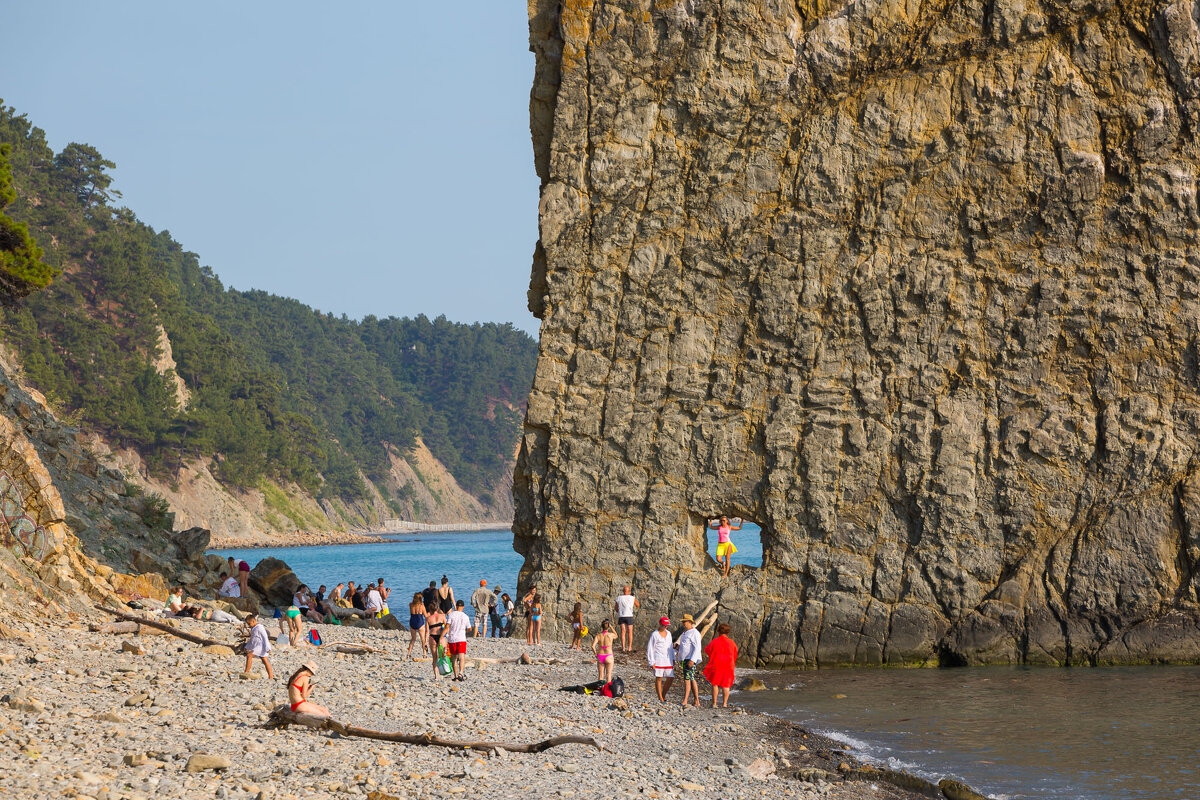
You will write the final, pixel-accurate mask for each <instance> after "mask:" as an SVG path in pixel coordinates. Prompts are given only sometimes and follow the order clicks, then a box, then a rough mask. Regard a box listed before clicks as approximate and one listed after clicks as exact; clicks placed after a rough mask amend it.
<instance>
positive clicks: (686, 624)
mask: <svg viewBox="0 0 1200 800" xmlns="http://www.w3.org/2000/svg"><path fill="white" fill-rule="evenodd" d="M675 650H676V651H677V652H676V654H675V659H676V661H675V663H676V664H677V665H678V670H679V680H681V681H683V704H684V705H685V706H686V705H687V704H688V697H692V698H693V699H694V700H695V701H696V708H699V707H700V684H698V683H696V675H697V674H699V672H700V662H701V661H703V660H704V649H703V643H702V642H701V640H700V631H698V630H696V623H695V622H693V621H692V615H691V614H684V615H683V633H681V634H679V639H678V640H677V641H676V642H675Z"/></svg>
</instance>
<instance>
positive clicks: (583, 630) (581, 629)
mask: <svg viewBox="0 0 1200 800" xmlns="http://www.w3.org/2000/svg"><path fill="white" fill-rule="evenodd" d="M579 635H580V636H587V625H584V626H583V627H582V628H580V629H579Z"/></svg>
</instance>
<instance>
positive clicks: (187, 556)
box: [175, 528, 212, 563]
mask: <svg viewBox="0 0 1200 800" xmlns="http://www.w3.org/2000/svg"><path fill="white" fill-rule="evenodd" d="M211 538H212V532H211V531H209V529H208V528H188V529H187V530H186V531H177V532H176V533H175V546H176V547H178V548H179V556H180V558H182V559H183V560H184V561H186V562H188V563H193V562H197V561H200V560H201V559H203V558H204V551H205V550H207V549H208V543H209V540H210V539H211Z"/></svg>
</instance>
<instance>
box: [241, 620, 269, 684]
mask: <svg viewBox="0 0 1200 800" xmlns="http://www.w3.org/2000/svg"><path fill="white" fill-rule="evenodd" d="M246 625H247V626H249V628H250V640H249V641H247V642H246V672H250V670H251V669H252V668H253V666H254V658H255V656H257V657H258V658H260V659H262V662H263V666H265V667H266V668H267V677H268V678H270V679H271V680H275V670H273V669H271V659H270V658H269V657H268V656H267V654H268V653H270V652H271V638H270V637H269V636H268V635H267V626H266V625H260V624H259V622H258V614H249V615H248V616H247V617H246Z"/></svg>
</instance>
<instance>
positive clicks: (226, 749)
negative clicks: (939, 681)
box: [0, 618, 918, 800]
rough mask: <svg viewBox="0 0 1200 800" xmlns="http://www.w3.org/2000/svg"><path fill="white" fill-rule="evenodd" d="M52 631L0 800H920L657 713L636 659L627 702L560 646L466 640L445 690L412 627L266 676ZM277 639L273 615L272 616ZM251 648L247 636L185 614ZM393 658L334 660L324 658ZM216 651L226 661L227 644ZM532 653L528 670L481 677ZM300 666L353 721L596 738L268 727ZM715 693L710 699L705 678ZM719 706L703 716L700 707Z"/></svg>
mask: <svg viewBox="0 0 1200 800" xmlns="http://www.w3.org/2000/svg"><path fill="white" fill-rule="evenodd" d="M89 622H94V620H88V619H84V618H78V619H76V620H74V621H63V622H59V623H49V624H48V625H47V626H46V627H43V628H40V629H38V630H37V631H35V632H32V633H28V634H26V635H25V636H23V637H19V638H12V639H8V640H6V641H0V796H4V797H13V798H43V797H45V798H50V797H54V798H62V797H68V798H77V799H78V800H87V799H88V798H93V799H94V800H149V798H195V797H216V798H221V799H222V800H225V799H226V798H248V799H252V800H291V799H292V798H317V797H321V798H327V797H339V796H361V797H366V798H370V800H389V798H453V797H488V798H510V797H511V798H541V797H576V798H645V797H683V796H686V797H690V798H714V800H715V799H716V798H757V797H781V796H782V797H794V798H818V797H828V798H838V799H841V798H845V799H846V800H850V799H854V800H858V799H860V798H911V797H917V796H918V795H917V794H914V793H912V792H910V791H908V790H906V789H901V788H899V787H897V786H895V785H893V784H892V783H889V782H885V781H876V780H872V779H870V774H871V773H870V771H869V770H868V771H866V772H865V773H864V771H863V770H861V769H860V767H861V765H859V764H857V763H856V762H855V761H854V759H853V758H852V756H850V755H849V754H847V753H845V752H843V751H842V747H843V746H842V745H839V744H837V743H834V742H831V741H829V740H826V739H823V738H822V737H819V736H817V735H815V734H811V733H808V732H806V731H803V730H801V729H800V728H797V727H795V726H794V725H791V724H789V723H785V722H783V721H780V720H777V719H775V718H772V717H769V716H765V715H760V714H754V713H749V712H746V711H743V710H741V709H737V708H734V707H733V706H732V705H731V707H730V708H728V709H715V710H714V709H709V708H707V707H705V708H701V709H696V708H688V709H683V708H681V707H680V706H679V705H678V703H679V700H680V699H681V696H682V695H681V692H680V691H679V689H678V688H676V690H675V691H674V693H673V695H672V697H673V699H674V702H673V703H671V704H668V705H663V704H660V703H659V702H658V701H657V699H656V698H655V697H654V692H653V687H652V685H651V680H650V678H649V673H648V672H647V670H646V669H645V666H644V663H643V661H642V657H641V654H640V653H637V652H635V653H632V654H629V655H628V656H623V655H619V656H618V660H617V668H616V674H617V675H619V676H621V677H623V678H624V679H625V681H626V685H627V690H626V694H625V697H624V698H621V701H614V700H611V699H609V698H604V697H599V696H596V695H590V696H585V695H578V694H572V693H567V692H561V691H558V689H559V687H561V686H563V685H570V684H581V683H587V682H589V681H592V680H594V679H595V668H594V660H593V659H592V658H591V654H590V653H583V654H581V653H579V652H578V651H570V650H568V649H567V647H566V645H564V644H552V643H551V644H544V645H542V646H540V647H529V646H527V645H526V644H525V643H524V642H523V641H520V640H513V639H506V640H502V639H484V640H474V639H472V640H470V643H469V646H468V651H467V658H468V661H467V680H465V681H463V682H459V683H455V682H451V681H449V680H447V679H434V678H433V676H432V668H431V665H430V663H429V662H428V661H427V660H426V661H416V662H414V661H410V660H407V658H406V657H405V652H406V650H407V640H408V633H407V631H405V632H400V633H397V632H395V631H383V630H370V629H359V628H351V627H330V626H318V627H319V630H320V632H321V634H322V636H323V637H324V639H325V641H326V642H327V646H326V647H323V648H314V647H310V646H302V647H297V648H292V647H287V646H283V647H276V648H275V649H274V650H273V652H272V654H271V660H272V663H273V666H274V671H275V680H273V681H271V680H268V679H267V678H266V676H265V673H263V671H262V667H261V665H260V664H259V662H257V661H256V662H255V670H256V672H255V673H250V674H246V673H243V672H242V670H243V668H244V666H245V662H244V657H242V656H240V655H238V656H234V655H230V654H229V653H228V652H209V651H207V650H206V649H204V648H202V647H201V646H199V645H196V644H193V643H190V642H187V641H184V640H181V639H179V638H177V637H174V636H170V635H165V634H164V635H159V634H157V633H151V632H150V629H149V628H145V627H143V628H142V631H141V633H140V634H139V635H128V634H125V635H120V634H118V635H114V634H110V633H102V632H95V631H91V630H89V626H88V623H89ZM264 622H266V623H267V624H268V625H269V627H270V630H271V631H272V633H273V634H274V633H276V632H277V630H278V629H277V627H276V624H275V621H274V620H265V621H264ZM179 627H180V629H181V630H186V631H189V632H192V633H196V634H198V635H201V636H205V637H208V638H212V639H217V640H221V641H228V642H230V643H234V642H236V641H237V638H238V637H237V631H238V627H239V626H236V625H220V624H212V623H201V622H195V621H192V620H184V621H181V622H180V623H179ZM337 642H343V643H350V644H358V645H366V646H368V647H371V648H375V649H376V650H377V651H379V652H375V653H368V654H365V655H348V654H342V653H336V652H333V651H332V650H331V648H330V647H329V646H328V644H332V643H337ZM218 651H219V648H218ZM522 653H528V654H529V655H530V656H531V657H532V658H533V660H534V663H532V664H519V663H487V664H480V663H478V662H476V661H475V660H474V659H478V658H489V659H512V658H516V657H518V656H520V655H521V654H522ZM303 661H312V662H314V663H315V664H316V666H317V668H318V673H317V676H318V681H317V684H316V688H315V690H314V692H313V697H312V699H313V701H314V702H316V703H320V704H322V705H325V706H327V707H328V708H329V709H330V711H331V713H332V716H333V717H334V718H335V719H338V720H340V721H341V722H344V723H347V724H352V725H356V726H360V727H364V728H369V729H373V730H379V731H388V732H404V733H424V732H431V733H433V734H435V735H437V736H440V737H443V738H447V739H459V740H469V741H485V740H486V741H501V742H513V743H532V742H537V741H541V740H544V739H548V738H550V737H554V736H560V735H570V734H573V735H582V736H590V737H593V738H594V739H595V740H597V741H598V742H599V743H600V744H601V745H602V746H603V750H596V749H593V748H591V747H588V746H585V745H579V744H568V745H564V746H560V747H554V748H551V749H549V750H546V751H544V752H541V753H536V754H530V753H511V752H506V751H503V750H491V751H487V752H480V751H476V750H465V749H448V748H442V747H431V746H421V745H402V744H396V743H390V742H381V741H372V740H368V739H360V738H355V737H342V736H340V735H338V734H334V733H330V732H328V731H318V730H312V729H308V728H303V727H296V726H292V727H289V728H286V729H277V730H269V729H266V728H264V727H263V724H264V722H265V721H266V719H267V717H268V715H269V712H270V711H271V709H272V708H274V707H275V706H277V705H279V704H282V703H284V702H285V700H286V688H285V681H286V680H287V678H288V676H289V675H290V674H291V673H292V672H293V671H294V670H295V669H296V668H297V667H298V666H299V665H300V663H301V662H303ZM702 689H704V690H706V689H707V686H706V685H704V684H702ZM705 705H706V706H707V702H706V703H705Z"/></svg>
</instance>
